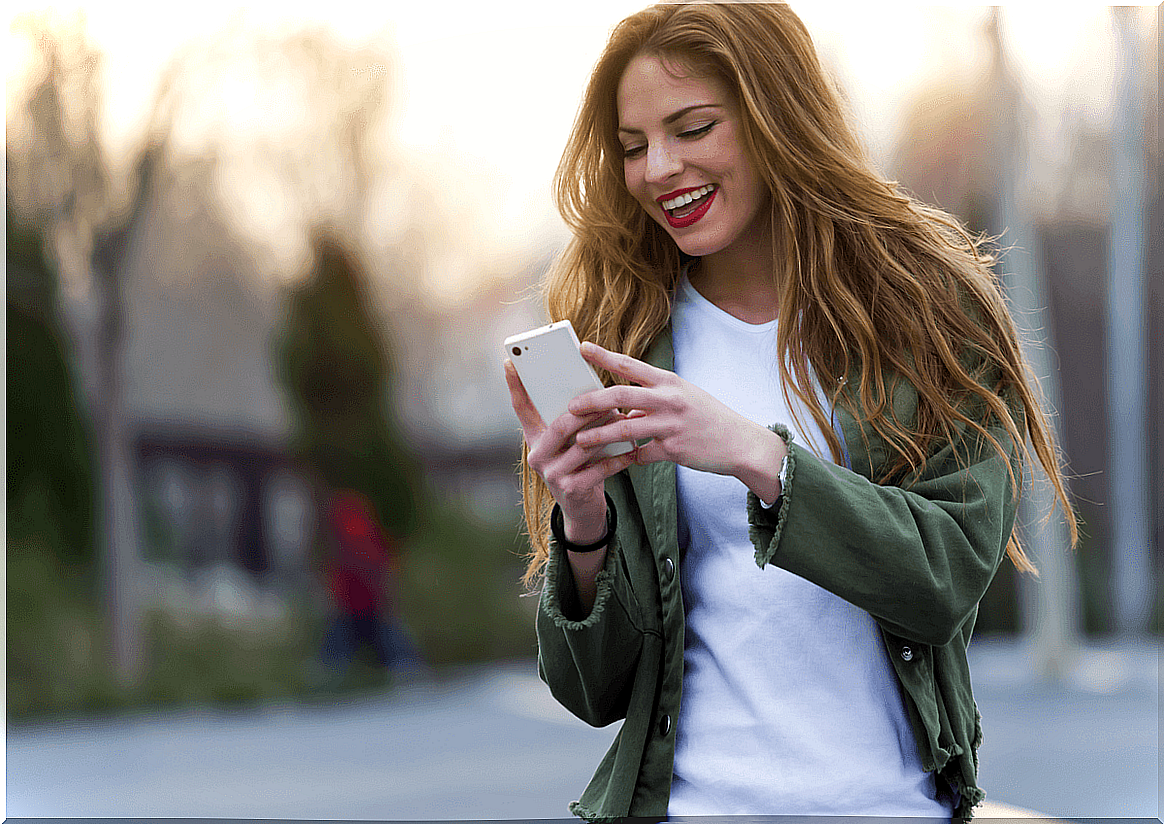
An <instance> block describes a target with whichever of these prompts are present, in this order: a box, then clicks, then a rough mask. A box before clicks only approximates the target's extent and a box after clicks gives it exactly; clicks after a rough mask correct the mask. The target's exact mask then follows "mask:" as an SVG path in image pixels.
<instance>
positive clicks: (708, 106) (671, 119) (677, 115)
mask: <svg viewBox="0 0 1164 824" xmlns="http://www.w3.org/2000/svg"><path fill="white" fill-rule="evenodd" d="M722 108H723V107H722V106H720V105H719V104H718V103H696V104H695V105H694V106H686V107H684V108H682V109H680V110H679V111H677V112H673V113H671V114H669V115H667V116H666V117H664V118H663V124H664V125H667V126H670V125H671V124H672V123H674V122H675V121H676V120H678V119H679V118H681V117H683V115H685V114H688V113H690V112H693V111H695V110H697V109H722ZM618 130H619V131H620V132H626V133H627V134H642V133H643V130H642V129H629V128H627V127H626V126H619V127H618Z"/></svg>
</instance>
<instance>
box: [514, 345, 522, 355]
mask: <svg viewBox="0 0 1164 824" xmlns="http://www.w3.org/2000/svg"><path fill="white" fill-rule="evenodd" d="M513 354H515V355H520V354H521V347H520V346H515V347H513Z"/></svg>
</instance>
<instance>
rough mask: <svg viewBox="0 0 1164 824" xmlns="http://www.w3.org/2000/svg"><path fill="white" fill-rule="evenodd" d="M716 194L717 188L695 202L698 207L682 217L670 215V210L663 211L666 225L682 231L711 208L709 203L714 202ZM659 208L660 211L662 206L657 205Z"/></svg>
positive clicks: (717, 192)
mask: <svg viewBox="0 0 1164 824" xmlns="http://www.w3.org/2000/svg"><path fill="white" fill-rule="evenodd" d="M718 194H719V187H718V186H716V187H715V188H714V189H712V190H711V191H710V192H709V193H708V194H706V195H704V196H703V197H701V198H700V199H699V200H698V201H696V203H698V204H699V205H698V206H696V207H695V209H694V210H693V211H691V212H689V213H688V214H685V215H683V216H682V217H676V216H675V215H674V214H672V210H668V209H663V214H664V215H665V216H666V217H667V223H669V224H670V225H671V227H672V228H674V229H684V228H686V227H688V226H690V225H691V224H693V223H695V222H696V221H698V220H699V219H700V218H701V217H703V216H704V215H705V214H707V210H708V209H710V208H711V202H712V201H713V200H715V196H716V195H718ZM659 208H661V209H662V204H660V205H659ZM682 208H683V207H682V206H680V207H679V209H682ZM674 211H678V210H674Z"/></svg>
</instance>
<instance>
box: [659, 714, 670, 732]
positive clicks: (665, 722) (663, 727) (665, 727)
mask: <svg viewBox="0 0 1164 824" xmlns="http://www.w3.org/2000/svg"><path fill="white" fill-rule="evenodd" d="M670 731H671V716H669V715H664V716H663V717H662V718H660V719H659V735H664V736H665V735H666V734H667V733H669V732H670Z"/></svg>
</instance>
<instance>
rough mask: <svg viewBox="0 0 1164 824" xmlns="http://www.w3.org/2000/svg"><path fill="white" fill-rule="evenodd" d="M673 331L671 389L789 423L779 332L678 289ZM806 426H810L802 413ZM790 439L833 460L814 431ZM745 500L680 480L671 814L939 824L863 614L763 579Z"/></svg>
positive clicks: (944, 805)
mask: <svg viewBox="0 0 1164 824" xmlns="http://www.w3.org/2000/svg"><path fill="white" fill-rule="evenodd" d="M672 333H673V338H674V348H675V371H676V372H677V373H678V374H679V375H680V376H681V377H683V378H685V379H686V380H688V381H690V382H691V383H693V384H695V385H696V386H699V387H701V388H703V389H704V390H706V391H708V392H710V393H711V394H712V395H714V396H715V397H716V398H718V399H719V400H720V401H722V402H723V403H725V404H726V405H727V406H728V407H730V408H732V409H734V410H735V411H737V412H739V413H740V414H742V415H744V416H745V417H747V418H750V419H751V420H753V421H756V422H757V423H760V424H762V425H764V426H767V425H769V424H771V423H774V422H778V421H779V422H783V423H786V424H788V425H789V426H790V427H794V422H793V418H792V415H791V414H790V413H789V410H788V408H787V407H786V406H785V404H784V399H783V395H782V393H781V391H780V378H779V371H778V368H777V357H776V323H775V321H773V322H771V323H765V324H759V325H754V324H749V323H745V322H744V321H741V320H739V319H738V318H735V317H733V316H732V315H730V314H728V313H727V312H725V311H723V310H722V309H720V308H719V307H717V306H715V305H714V304H712V303H711V302H710V301H708V300H707V299H706V298H704V297H703V296H702V295H700V294H699V293H698V292H697V291H696V290H695V289H694V288H693V287H692V286H691V284H690V282H689V281H688V280H687V278H686V277H683V279H682V281H681V283H680V285H679V287H678V293H677V295H676V302H675V307H674V311H673V314H672ZM800 418H801V422H802V423H803V424H806V425H807V426H808V427H809V428H810V429H811V428H812V419H811V417H810V416H809V415H808V414H807V412H805V413H804V414H802V415H801V416H800ZM793 431H794V432H795V436H796V440H797V441H798V442H799V443H801V444H804V445H807V446H809V448H813V445H815V446H816V448H815V449H814V451H815V452H816V453H817V454H818V455H827V454H828V451H827V449H826V447H825V442H824V439H823V437H822V436H821V434H820V431H819V429H815V430H813V431H803V430H800V429H796V428H794V429H793ZM746 493H747V488H746V487H745V486H744V485H743V483H742V482H740V481H739V480H738V479H736V478H734V477H730V476H725V475H716V474H712V473H708V472H699V471H695V470H691V469H688V468H686V467H683V466H680V467H679V468H678V496H679V499H678V506H679V547H680V552H681V553H682V554H681V563H680V570H681V584H682V591H683V602H684V609H685V611H686V636H685V638H686V641H685V649H684V656H683V660H684V675H683V698H682V703H681V706H680V711H679V718H678V721H677V727H676V736H677V738H676V745H675V765H674V776H673V780H672V784H671V800H670V804H669V806H668V815H875V816H929V817H934V818H943V819H945V820H947V821H948V820H949V818H950V815H951V813H952V799H948V798H947V799H937V798H936V797H935V780H934V777H933V775H932V774H931V773H926V772H925V771H923V770H922V767H921V762H920V759H919V757H918V753H917V745H916V744H915V743H914V739H913V733H912V730H911V728H910V725H909V720H908V717H907V715H906V711H905V706H904V704H903V700H904V699H903V695H902V691H901V686H900V684H899V683H898V681H897V678H896V676H895V675H894V673H893V668H892V665H891V663H890V661H889V659H888V656H887V653H886V650H885V646H884V643H883V642H882V639H881V636H880V634H879V632H878V629H877V626H876V624H875V623H874V621H873V619H872V617H871V616H870V615H869V614H868V613H867V612H865V611H863V610H861V609H858V608H857V607H855V606H853V605H852V604H850V603H848V602H847V601H844V600H842V599H841V598H839V597H837V596H835V595H833V594H832V593H830V592H828V591H827V590H824V589H822V588H821V587H818V586H816V585H815V584H812V583H810V582H808V581H806V580H804V579H803V578H800V577H798V576H796V575H793V574H792V573H790V572H787V571H785V570H783V569H780V568H779V567H776V566H773V565H771V564H769V565H767V566H766V567H765V568H764V569H760V568H759V567H757V566H756V562H755V558H754V552H755V551H754V548H753V545H752V542H751V540H750V539H749V537H748V523H747V512H746ZM799 494H800V495H804V494H806V493H805V492H800V493H799ZM797 505H798V506H811V505H812V502H811V501H806V500H798V501H797ZM821 550H822V551H828V548H827V547H822V548H821Z"/></svg>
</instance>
